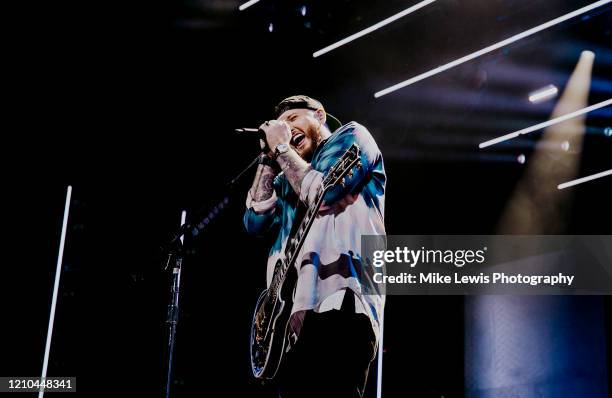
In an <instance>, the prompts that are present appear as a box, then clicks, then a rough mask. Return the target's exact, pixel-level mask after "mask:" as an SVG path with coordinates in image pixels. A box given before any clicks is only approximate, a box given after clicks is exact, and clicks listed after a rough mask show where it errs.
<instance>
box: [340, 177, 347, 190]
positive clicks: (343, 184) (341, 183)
mask: <svg viewBox="0 0 612 398" xmlns="http://www.w3.org/2000/svg"><path fill="white" fill-rule="evenodd" d="M340 185H342V188H344V187H345V186H346V178H343V179H342V181H340Z"/></svg>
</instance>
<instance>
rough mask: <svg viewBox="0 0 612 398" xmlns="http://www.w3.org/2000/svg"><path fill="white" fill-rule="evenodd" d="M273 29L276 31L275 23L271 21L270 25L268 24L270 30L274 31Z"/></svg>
mask: <svg viewBox="0 0 612 398" xmlns="http://www.w3.org/2000/svg"><path fill="white" fill-rule="evenodd" d="M273 31H274V24H273V23H272V22H270V25H268V32H270V33H272V32H273Z"/></svg>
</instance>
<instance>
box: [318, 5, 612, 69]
mask: <svg viewBox="0 0 612 398" xmlns="http://www.w3.org/2000/svg"><path fill="white" fill-rule="evenodd" d="M435 1H436V0H424V1H421V2H420V3H417V4H415V5H413V6H411V7H408V8H406V9H405V10H404V11H401V12H398V13H397V14H395V15H392V16H390V17H389V18H386V19H383V20H382V21H380V22H378V23H375V24H374V25H372V26H370V27H369V28H365V29H363V30H360V31H359V32H357V33H354V34H352V35H350V36H349V37H346V38H344V39H342V40H340V41H338V42H336V43H334V44H330V45H329V46H327V47H325V48H322V49H320V50H318V51H315V52H314V53H313V54H312V57H313V58H317V57H320V56H321V55H323V54H326V53H328V52H330V51H332V50H335V49H336V48H338V47H341V46H343V45H345V44H347V43H350V42H352V41H353V40H356V39H359V38H360V37H363V36H365V35H367V34H369V33H372V32H374V31H375V30H377V29H380V28H382V27H383V26H386V25H389V24H390V23H391V22H395V21H397V20H398V19H400V18H402V17H405V16H406V15H408V14H411V13H413V12H415V11H417V10H419V9H421V8H423V7H425V6H427V5H429V4H431V3H433V2H435ZM610 1H612V0H610Z"/></svg>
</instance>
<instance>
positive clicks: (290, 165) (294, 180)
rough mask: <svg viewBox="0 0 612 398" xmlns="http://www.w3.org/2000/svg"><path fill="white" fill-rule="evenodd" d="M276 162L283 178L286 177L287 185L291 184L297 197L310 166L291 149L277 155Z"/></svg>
mask: <svg viewBox="0 0 612 398" xmlns="http://www.w3.org/2000/svg"><path fill="white" fill-rule="evenodd" d="M276 161H277V162H278V164H279V166H280V167H281V169H282V170H283V173H284V174H285V177H287V180H288V181H289V184H291V187H292V188H293V190H294V191H295V193H297V194H298V196H299V195H300V189H301V187H302V181H304V177H305V176H306V174H308V172H309V171H310V166H309V165H308V163H306V161H305V160H304V159H302V158H301V157H300V155H298V154H297V152H296V151H294V150H293V149H289V150H288V151H287V152H285V153H281V154H280V155H278V157H277V158H276Z"/></svg>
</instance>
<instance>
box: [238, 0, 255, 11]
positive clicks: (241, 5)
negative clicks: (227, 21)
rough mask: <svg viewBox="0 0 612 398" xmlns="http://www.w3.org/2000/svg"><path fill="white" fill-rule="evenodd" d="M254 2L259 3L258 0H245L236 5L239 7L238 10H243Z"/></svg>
mask: <svg viewBox="0 0 612 398" xmlns="http://www.w3.org/2000/svg"><path fill="white" fill-rule="evenodd" d="M255 3H259V0H249V1H247V2H246V3H243V4H240V6H239V7H238V9H239V10H240V11H244V10H246V9H247V8H249V7H250V6H252V5H253V4H255Z"/></svg>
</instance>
